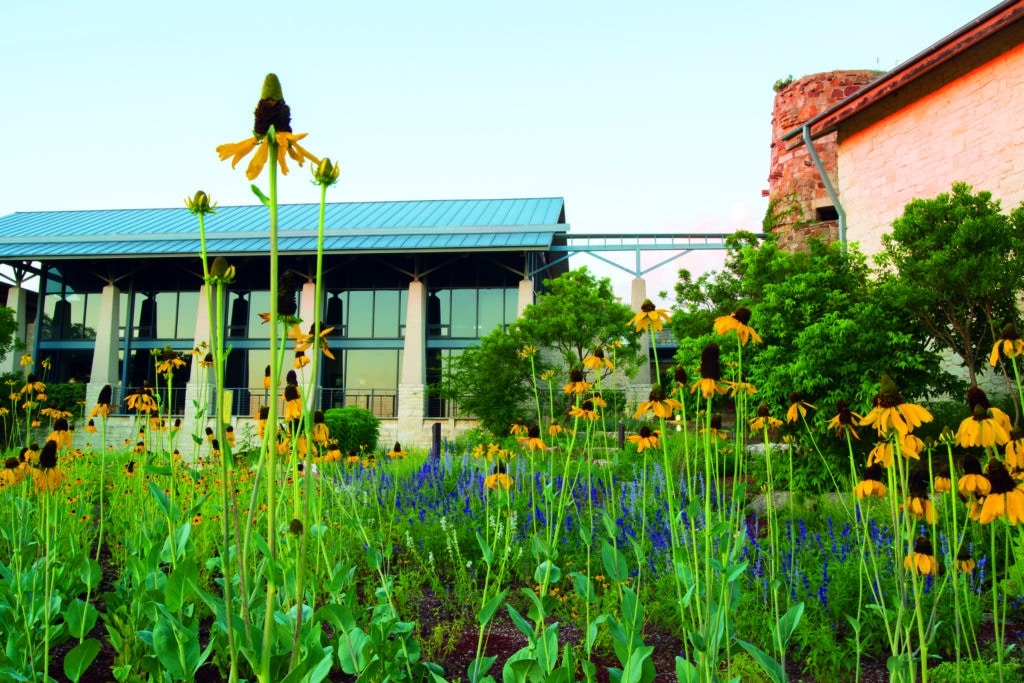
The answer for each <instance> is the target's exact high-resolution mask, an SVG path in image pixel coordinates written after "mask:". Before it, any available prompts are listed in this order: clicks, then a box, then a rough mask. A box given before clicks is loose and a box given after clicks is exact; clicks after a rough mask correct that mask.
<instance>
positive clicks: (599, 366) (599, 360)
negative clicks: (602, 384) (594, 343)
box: [583, 346, 615, 372]
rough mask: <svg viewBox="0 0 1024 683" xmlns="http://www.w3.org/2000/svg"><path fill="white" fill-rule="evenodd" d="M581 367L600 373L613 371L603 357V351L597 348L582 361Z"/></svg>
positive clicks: (610, 363)
mask: <svg viewBox="0 0 1024 683" xmlns="http://www.w3.org/2000/svg"><path fill="white" fill-rule="evenodd" d="M583 367H584V368H586V369H587V370H594V371H596V372H601V371H603V370H614V369H615V366H613V365H612V362H611V361H610V360H608V359H607V358H605V357H604V349H602V348H601V347H600V346H598V347H597V348H596V349H594V352H593V353H592V354H590V355H589V356H587V357H586V358H584V359H583Z"/></svg>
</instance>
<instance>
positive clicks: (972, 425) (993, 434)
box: [956, 387, 1010, 448]
mask: <svg viewBox="0 0 1024 683" xmlns="http://www.w3.org/2000/svg"><path fill="white" fill-rule="evenodd" d="M967 403H968V405H969V406H970V408H971V416H970V417H968V418H967V419H965V420H964V421H962V422H961V423H960V427H959V429H957V430H956V443H957V445H959V446H962V447H964V448H971V447H974V446H980V447H981V448H989V447H991V446H1002V445H1003V444H1005V443H1007V442H1009V441H1010V417H1009V416H1008V415H1007V414H1006V413H1004V412H1003V411H1001V410H999V409H998V408H993V407H992V406H991V405H989V402H988V396H986V395H985V392H984V391H983V390H981V389H979V388H978V387H971V388H970V389H968V390H967Z"/></svg>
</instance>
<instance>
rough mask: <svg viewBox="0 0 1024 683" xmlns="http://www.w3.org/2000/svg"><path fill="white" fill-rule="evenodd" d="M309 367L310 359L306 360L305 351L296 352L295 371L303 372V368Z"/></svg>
mask: <svg viewBox="0 0 1024 683" xmlns="http://www.w3.org/2000/svg"><path fill="white" fill-rule="evenodd" d="M307 365H309V359H308V358H306V352H305V351H296V352H295V369H296V370H301V369H302V368H304V367H306V366H307Z"/></svg>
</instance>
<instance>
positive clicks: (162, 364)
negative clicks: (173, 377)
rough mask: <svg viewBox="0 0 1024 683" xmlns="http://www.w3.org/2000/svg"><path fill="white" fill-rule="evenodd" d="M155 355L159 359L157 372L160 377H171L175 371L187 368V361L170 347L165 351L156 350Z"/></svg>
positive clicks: (164, 349) (166, 347)
mask: <svg viewBox="0 0 1024 683" xmlns="http://www.w3.org/2000/svg"><path fill="white" fill-rule="evenodd" d="M153 355H154V356H156V358H157V366H156V372H157V374H158V375H170V374H173V373H174V371H175V370H177V369H179V368H183V367H185V361H183V360H182V359H181V356H179V355H178V353H177V352H176V351H175V350H174V349H172V348H171V347H170V346H168V345H166V344H165V345H164V348H163V349H154V350H153Z"/></svg>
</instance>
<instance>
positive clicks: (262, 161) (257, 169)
mask: <svg viewBox="0 0 1024 683" xmlns="http://www.w3.org/2000/svg"><path fill="white" fill-rule="evenodd" d="M269 152H270V144H269V143H267V142H266V141H264V142H263V144H261V145H260V146H259V147H257V148H256V153H255V154H253V155H252V159H251V160H250V161H249V167H248V168H246V169H245V177H246V178H248V179H249V180H256V177H257V176H259V174H260V173H262V172H263V167H264V166H265V165H266V163H267V154H268V153H269Z"/></svg>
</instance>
